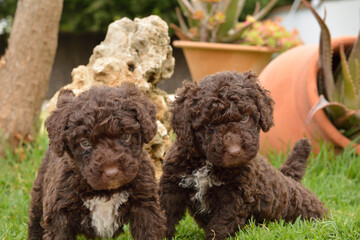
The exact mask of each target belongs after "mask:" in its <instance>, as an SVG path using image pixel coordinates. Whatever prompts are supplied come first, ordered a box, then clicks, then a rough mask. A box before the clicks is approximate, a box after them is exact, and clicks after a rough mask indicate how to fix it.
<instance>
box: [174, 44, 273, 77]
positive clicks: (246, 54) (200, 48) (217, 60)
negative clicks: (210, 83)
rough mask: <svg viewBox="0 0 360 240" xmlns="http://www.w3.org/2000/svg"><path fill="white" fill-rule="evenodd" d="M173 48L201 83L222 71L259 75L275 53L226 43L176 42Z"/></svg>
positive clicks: (254, 47) (265, 48) (265, 49)
mask: <svg viewBox="0 0 360 240" xmlns="http://www.w3.org/2000/svg"><path fill="white" fill-rule="evenodd" d="M173 45H174V47H179V48H182V50H183V52H184V55H185V58H186V61H187V64H188V67H189V69H190V73H191V77H192V80H193V81H195V82H198V81H200V80H201V79H202V78H203V77H205V76H206V75H209V74H214V73H217V72H221V71H226V70H228V71H234V70H235V71H237V72H244V71H248V70H250V69H251V70H253V71H254V72H256V73H258V74H259V73H260V72H261V70H262V69H263V68H264V67H265V66H266V64H268V63H269V61H270V60H271V56H272V54H273V53H274V52H276V50H274V49H271V48H268V47H258V46H245V45H240V44H228V43H209V42H194V41H183V40H178V41H174V42H173Z"/></svg>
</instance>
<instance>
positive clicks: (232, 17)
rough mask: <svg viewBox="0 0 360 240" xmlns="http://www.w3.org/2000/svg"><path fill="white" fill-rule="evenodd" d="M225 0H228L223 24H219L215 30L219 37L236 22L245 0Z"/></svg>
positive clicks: (226, 32) (225, 33)
mask: <svg viewBox="0 0 360 240" xmlns="http://www.w3.org/2000/svg"><path fill="white" fill-rule="evenodd" d="M227 1H228V2H229V1H230V2H229V3H228V6H227V9H226V12H225V15H226V20H225V22H224V23H223V24H221V26H220V27H219V29H218V31H217V36H218V37H220V38H221V37H222V36H226V35H227V34H228V32H229V30H230V29H231V28H233V27H234V25H235V24H236V23H237V21H238V20H239V17H240V14H241V12H242V9H243V7H244V3H245V0H227Z"/></svg>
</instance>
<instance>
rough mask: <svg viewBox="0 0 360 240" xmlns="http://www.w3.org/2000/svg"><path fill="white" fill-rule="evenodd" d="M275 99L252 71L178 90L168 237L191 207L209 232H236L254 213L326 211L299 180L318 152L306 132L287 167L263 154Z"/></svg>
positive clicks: (169, 160)
mask: <svg viewBox="0 0 360 240" xmlns="http://www.w3.org/2000/svg"><path fill="white" fill-rule="evenodd" d="M273 104H274V103H273V100H272V98H271V97H270V95H269V93H268V91H267V90H265V89H263V88H262V87H261V86H260V85H259V83H258V79H257V76H256V75H255V74H253V73H251V72H246V73H243V74H238V73H235V72H234V73H232V72H222V73H218V74H215V75H209V76H207V77H205V78H204V79H203V80H202V81H201V82H200V83H199V85H197V84H195V83H193V82H185V83H184V84H183V87H182V88H181V89H179V90H178V92H177V95H176V97H175V101H174V102H173V105H172V109H171V112H172V119H171V123H172V125H173V128H174V131H175V133H176V140H175V142H174V143H173V145H172V146H171V147H170V149H169V151H168V152H167V155H166V159H165V162H164V165H163V175H162V177H161V181H160V204H161V207H162V208H163V209H164V210H165V215H166V217H167V238H169V239H170V238H171V237H173V236H174V234H175V225H176V224H177V223H178V222H179V220H180V219H181V218H182V217H183V216H184V214H185V210H186V208H188V210H189V212H190V214H191V215H192V216H193V217H194V218H195V220H196V222H197V223H198V225H199V226H200V227H202V228H204V229H205V233H206V239H214V238H215V239H225V238H226V237H228V236H231V235H234V234H235V232H236V231H238V229H239V227H240V228H241V227H242V226H244V224H245V223H246V222H247V220H248V219H250V218H251V217H253V219H254V220H255V221H257V222H263V221H268V220H269V221H273V220H279V219H284V220H285V221H289V222H292V221H294V220H295V219H296V218H297V217H299V216H301V218H302V219H312V218H322V217H324V215H325V214H326V212H327V210H326V209H325V207H324V205H323V203H322V202H321V201H320V200H319V199H318V198H317V197H316V196H315V195H314V194H313V193H312V192H311V191H309V190H308V189H306V188H305V187H304V186H303V185H302V184H301V182H300V181H301V178H302V176H303V175H304V172H305V168H306V161H307V158H308V156H309V154H310V152H311V145H310V143H309V141H308V140H307V139H302V140H299V141H298V142H297V143H296V145H295V147H294V149H293V150H292V152H291V154H290V155H289V157H288V159H287V161H286V162H285V164H284V166H283V167H282V168H281V170H280V171H279V170H276V169H275V168H274V167H273V166H272V165H271V164H270V163H269V162H268V161H267V160H266V159H264V158H263V157H262V156H260V155H259V154H258V149H259V133H260V129H262V130H263V131H265V132H266V131H268V130H269V129H270V127H271V126H272V125H273V116H272V113H273Z"/></svg>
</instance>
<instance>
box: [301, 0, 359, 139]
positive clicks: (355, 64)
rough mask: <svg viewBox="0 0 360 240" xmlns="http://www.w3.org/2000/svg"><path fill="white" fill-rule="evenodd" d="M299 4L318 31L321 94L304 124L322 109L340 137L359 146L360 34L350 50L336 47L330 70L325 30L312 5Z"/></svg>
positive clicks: (330, 59)
mask: <svg viewBox="0 0 360 240" xmlns="http://www.w3.org/2000/svg"><path fill="white" fill-rule="evenodd" d="M302 2H303V3H304V4H305V5H306V6H307V7H308V8H309V9H310V10H311V12H312V13H313V15H314V16H315V18H316V20H317V21H318V23H319V25H320V28H321V34H320V44H319V61H318V64H319V74H318V86H319V92H320V93H321V95H320V98H319V101H318V102H317V103H316V104H315V105H314V106H313V107H312V109H311V110H310V112H309V115H308V118H307V123H308V122H309V121H310V120H311V118H312V117H313V116H314V114H315V113H316V112H317V111H319V110H321V109H325V112H326V113H327V115H328V116H329V119H330V120H331V121H332V123H333V124H334V126H335V127H336V128H338V129H339V130H340V131H341V132H342V134H343V135H344V136H346V137H348V138H349V139H351V140H354V141H356V142H357V143H360V41H359V39H360V33H359V36H358V37H357V40H356V42H355V43H354V45H353V46H352V48H350V49H346V50H345V49H344V46H340V49H339V55H340V61H339V64H338V66H336V67H334V68H333V66H332V61H333V54H332V49H331V37H330V32H329V29H328V28H327V26H326V24H325V22H324V20H323V19H322V18H321V17H320V16H319V15H318V14H317V13H316V11H315V10H314V9H313V8H312V6H311V5H310V4H309V3H308V2H306V1H305V0H302ZM324 19H325V17H324ZM346 52H347V54H346ZM333 69H335V71H333Z"/></svg>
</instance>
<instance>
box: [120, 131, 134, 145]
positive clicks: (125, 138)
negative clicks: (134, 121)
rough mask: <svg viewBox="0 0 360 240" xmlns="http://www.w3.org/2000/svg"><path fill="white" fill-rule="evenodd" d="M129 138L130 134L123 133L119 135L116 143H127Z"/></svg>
mask: <svg viewBox="0 0 360 240" xmlns="http://www.w3.org/2000/svg"><path fill="white" fill-rule="evenodd" d="M130 139H131V135H130V134H127V133H123V134H122V135H121V136H120V139H119V141H117V144H122V143H128V142H129V141H130Z"/></svg>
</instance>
